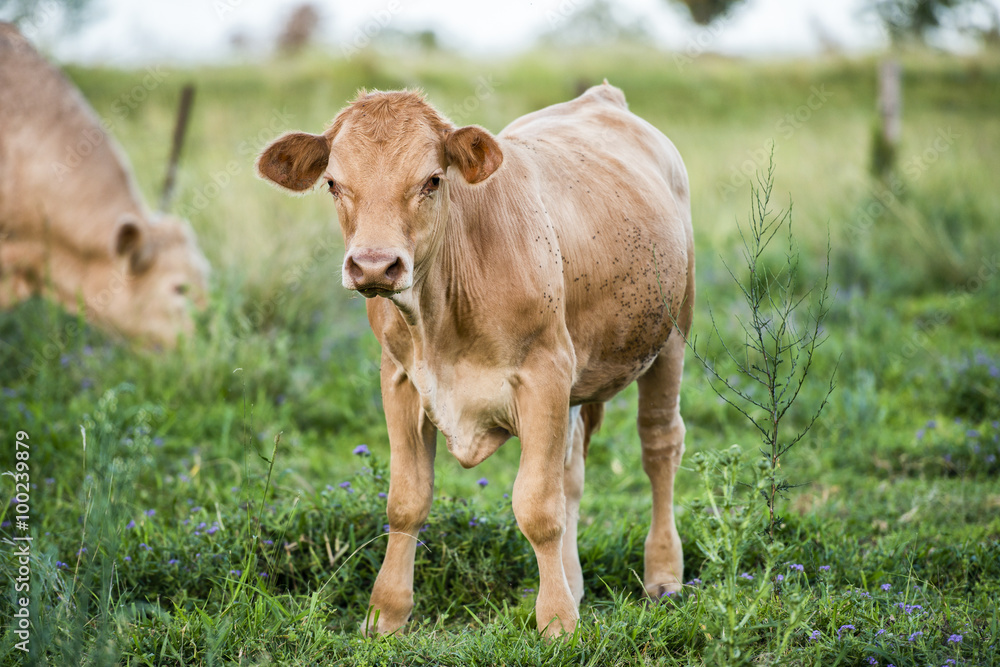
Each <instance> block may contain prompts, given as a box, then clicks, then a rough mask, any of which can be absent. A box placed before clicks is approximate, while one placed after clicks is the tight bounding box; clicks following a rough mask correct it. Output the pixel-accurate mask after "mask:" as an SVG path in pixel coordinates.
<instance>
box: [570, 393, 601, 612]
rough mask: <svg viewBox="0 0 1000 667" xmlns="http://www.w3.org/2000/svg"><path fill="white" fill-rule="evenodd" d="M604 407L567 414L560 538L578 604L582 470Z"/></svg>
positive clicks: (593, 406) (580, 589) (580, 590)
mask: <svg viewBox="0 0 1000 667" xmlns="http://www.w3.org/2000/svg"><path fill="white" fill-rule="evenodd" d="M603 415H604V404H603V403H588V404H587V405H582V406H577V407H575V408H573V409H571V410H570V413H569V418H570V433H569V437H568V440H567V443H566V446H567V448H568V449H567V454H566V468H565V470H564V477H563V489H564V491H565V493H566V532H565V533H564V534H563V548H562V558H563V568H564V569H565V570H566V581H567V582H568V583H569V589H570V592H572V594H573V598H574V599H575V600H576V603H577V604H580V600H582V599H583V569H582V568H581V567H580V552H579V550H578V549H577V543H576V540H577V524H578V523H579V522H580V498H582V497H583V478H584V472H583V466H584V462H585V461H586V459H587V448H588V447H589V446H590V436H591V435H592V434H593V433H594V431H596V430H597V429H598V428H599V427H600V424H601V418H602V417H603Z"/></svg>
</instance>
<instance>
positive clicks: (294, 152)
mask: <svg viewBox="0 0 1000 667" xmlns="http://www.w3.org/2000/svg"><path fill="white" fill-rule="evenodd" d="M329 161H330V142H329V140H328V139H327V138H326V136H324V135H322V134H306V133H305V132H291V133H289V134H286V135H284V136H281V137H278V138H277V139H276V140H274V141H273V142H272V143H271V145H270V146H268V147H267V148H265V149H264V152H263V153H261V154H260V157H259V158H257V173H258V174H260V175H261V176H262V177H263V178H266V179H267V180H269V181H271V182H272V183H275V184H276V185H280V186H281V187H283V188H285V189H286V190H291V191H293V192H302V191H303V190H308V189H309V188H311V187H312V186H314V185H315V184H316V181H318V180H319V177H320V176H322V175H323V172H324V171H325V170H326V165H327V163H328V162H329Z"/></svg>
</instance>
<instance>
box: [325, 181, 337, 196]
mask: <svg viewBox="0 0 1000 667" xmlns="http://www.w3.org/2000/svg"><path fill="white" fill-rule="evenodd" d="M326 186H327V188H328V189H329V190H330V194H331V195H333V197H334V199H340V188H339V187H338V186H337V181H335V180H333V179H332V178H331V179H329V180H327V182H326Z"/></svg>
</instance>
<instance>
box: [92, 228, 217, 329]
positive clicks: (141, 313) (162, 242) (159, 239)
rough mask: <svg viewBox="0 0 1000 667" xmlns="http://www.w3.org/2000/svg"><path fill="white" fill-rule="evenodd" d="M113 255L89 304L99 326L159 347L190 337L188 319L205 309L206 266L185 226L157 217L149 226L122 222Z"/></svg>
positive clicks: (113, 242) (116, 233)
mask: <svg viewBox="0 0 1000 667" xmlns="http://www.w3.org/2000/svg"><path fill="white" fill-rule="evenodd" d="M111 253H112V261H111V263H110V266H109V267H108V271H107V274H106V276H105V277H106V280H102V282H101V285H103V287H102V289H100V290H97V291H96V293H93V294H92V295H91V297H90V298H88V300H87V302H88V307H89V308H90V309H91V310H92V311H93V312H94V314H95V315H96V318H97V319H98V320H99V321H101V322H102V323H103V324H105V325H107V326H109V327H110V328H112V329H114V330H116V331H118V332H119V333H121V334H123V335H125V336H127V337H129V338H133V339H137V340H140V341H142V342H145V343H149V344H153V345H158V346H163V347H172V346H173V345H174V344H176V342H177V338H178V336H179V335H181V334H185V335H190V334H191V333H192V332H193V331H194V319H193V317H192V313H193V311H195V310H200V309H203V308H204V307H205V305H206V281H207V277H208V271H209V266H208V262H207V260H206V259H205V256H204V255H203V254H202V253H201V250H199V248H198V245H197V242H196V240H195V236H194V233H193V232H192V230H191V227H190V225H188V223H187V222H185V221H183V220H180V219H179V218H174V217H171V216H161V217H160V218H159V219H157V220H155V221H153V222H152V223H147V222H145V221H142V220H139V219H135V218H132V217H131V216H126V217H125V218H124V219H123V220H121V221H119V223H118V225H117V228H116V230H115V233H114V236H113V239H112V248H111ZM101 285H97V287H100V286H101ZM92 292H93V290H92Z"/></svg>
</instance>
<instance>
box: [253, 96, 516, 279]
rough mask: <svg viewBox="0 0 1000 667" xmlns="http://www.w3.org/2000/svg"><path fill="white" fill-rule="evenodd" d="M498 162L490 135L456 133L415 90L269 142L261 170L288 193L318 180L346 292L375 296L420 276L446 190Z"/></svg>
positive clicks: (366, 99) (364, 103)
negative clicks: (338, 246) (331, 209)
mask: <svg viewBox="0 0 1000 667" xmlns="http://www.w3.org/2000/svg"><path fill="white" fill-rule="evenodd" d="M502 162H503V153H502V152H501V150H500V146H499V145H498V144H497V141H496V139H494V138H493V136H492V135H491V134H490V133H489V132H487V131H486V130H484V129H483V128H481V127H476V126H468V127H462V128H456V127H455V126H454V125H453V124H452V123H451V122H449V121H448V120H447V119H445V118H444V117H443V116H441V115H440V114H439V113H438V112H437V111H436V110H435V109H434V108H433V107H431V106H430V104H428V103H427V102H426V101H425V100H424V98H423V96H422V95H420V94H419V93H414V92H410V91H400V92H379V91H374V92H371V93H366V92H364V91H362V92H361V93H359V95H358V97H357V99H355V100H354V102H352V103H351V104H350V105H349V106H348V107H346V108H345V109H344V110H342V111H341V112H340V113H339V114H337V116H336V118H334V120H333V122H332V123H331V124H330V126H329V128H328V129H327V130H326V131H325V132H323V133H322V134H307V133H304V132H293V133H290V134H286V135H284V136H282V137H279V138H278V139H277V140H275V141H274V142H273V143H271V145H269V146H268V147H267V148H266V149H264V151H263V153H261V155H260V157H259V158H258V160H257V171H258V173H259V174H260V175H261V176H262V177H264V178H265V179H267V180H269V181H271V182H272V183H275V184H277V185H278V186H280V187H282V188H284V189H285V190H289V191H292V192H304V191H306V190H309V189H311V188H312V187H313V186H314V185H315V184H316V183H317V182H322V183H323V185H324V186H325V187H326V188H327V190H328V191H329V192H330V194H331V195H332V197H333V199H334V201H335V203H336V207H337V218H338V220H339V221H340V227H341V231H342V232H343V234H344V246H345V250H346V253H345V256H344V265H343V284H344V287H346V288H347V289H350V290H357V291H358V292H360V293H361V294H363V295H364V296H366V297H368V298H372V297H375V296H386V297H391V296H393V295H397V294H400V293H402V292H405V291H406V290H408V289H409V288H411V287H412V286H413V284H414V281H415V280H419V279H420V276H421V275H422V274H423V273H424V272H425V271H426V264H427V260H428V259H429V258H430V257H432V256H433V254H434V252H435V250H436V248H437V247H438V244H439V242H440V240H441V238H442V235H443V234H444V233H445V228H446V222H447V220H448V217H449V201H450V195H449V187H452V186H455V180H456V179H461V180H463V181H464V183H467V184H470V185H475V184H477V183H481V182H482V181H484V180H486V179H487V178H488V177H489V176H490V175H491V174H492V173H493V172H494V171H496V170H497V168H499V167H500V165H501V163H502ZM455 187H457V186H455Z"/></svg>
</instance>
